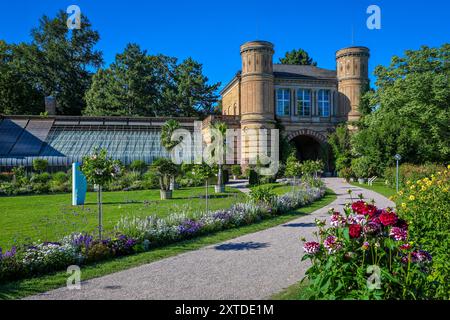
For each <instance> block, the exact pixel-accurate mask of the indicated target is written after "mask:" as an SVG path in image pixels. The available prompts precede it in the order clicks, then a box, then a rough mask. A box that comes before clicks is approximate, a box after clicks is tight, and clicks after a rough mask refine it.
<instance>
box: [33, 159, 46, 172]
mask: <svg viewBox="0 0 450 320" xmlns="http://www.w3.org/2000/svg"><path fill="white" fill-rule="evenodd" d="M47 167H48V161H47V160H45V159H34V160H33V169H34V170H35V171H37V172H39V173H42V172H44V171H45V170H47Z"/></svg>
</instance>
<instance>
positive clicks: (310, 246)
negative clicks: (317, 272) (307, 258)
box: [303, 241, 320, 254]
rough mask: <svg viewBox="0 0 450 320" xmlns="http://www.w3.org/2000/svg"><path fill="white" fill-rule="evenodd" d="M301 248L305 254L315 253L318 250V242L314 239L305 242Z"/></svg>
mask: <svg viewBox="0 0 450 320" xmlns="http://www.w3.org/2000/svg"><path fill="white" fill-rule="evenodd" d="M303 250H304V251H305V252H306V253H307V254H316V253H317V252H319V250H320V243H318V242H315V241H311V242H306V243H305V244H304V246H303Z"/></svg>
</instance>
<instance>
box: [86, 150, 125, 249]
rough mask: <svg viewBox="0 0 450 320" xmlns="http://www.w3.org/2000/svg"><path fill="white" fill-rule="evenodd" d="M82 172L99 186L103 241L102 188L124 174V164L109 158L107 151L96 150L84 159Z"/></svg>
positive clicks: (99, 227)
mask: <svg viewBox="0 0 450 320" xmlns="http://www.w3.org/2000/svg"><path fill="white" fill-rule="evenodd" d="M80 169H81V172H83V174H84V175H85V176H86V180H87V181H88V182H90V183H92V184H94V185H96V186H97V188H98V189H97V204H98V235H99V239H100V240H102V234H103V233H102V231H103V209H102V205H103V203H102V188H103V187H104V186H106V185H107V184H108V183H109V182H111V180H112V179H114V178H116V177H117V176H118V175H119V174H120V173H121V172H122V164H121V163H120V161H118V160H113V159H111V158H110V157H108V154H107V151H106V150H105V149H101V150H100V149H95V150H94V152H93V153H92V154H91V155H87V156H84V157H83V163H82V165H81V167H80Z"/></svg>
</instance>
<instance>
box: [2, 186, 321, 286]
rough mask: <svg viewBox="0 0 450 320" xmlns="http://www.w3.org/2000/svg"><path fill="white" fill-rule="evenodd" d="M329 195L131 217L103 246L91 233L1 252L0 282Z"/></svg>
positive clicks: (301, 194)
mask: <svg viewBox="0 0 450 320" xmlns="http://www.w3.org/2000/svg"><path fill="white" fill-rule="evenodd" d="M324 195H325V188H324V187H323V186H321V187H311V186H309V185H307V184H304V185H302V186H300V187H298V188H297V189H296V190H295V191H294V192H290V193H287V194H285V195H283V196H278V197H273V199H272V200H271V201H270V202H269V203H268V202H260V201H255V200H252V199H249V200H248V201H247V202H245V203H238V204H235V205H233V206H232V207H231V208H229V209H227V210H218V211H212V212H207V213H198V214H197V215H194V216H188V215H187V214H185V213H181V214H172V215H170V216H168V217H166V218H159V217H156V216H148V217H144V218H138V217H125V218H122V219H121V220H120V221H119V222H118V224H117V226H116V235H115V236H114V237H112V238H109V239H106V240H102V241H100V240H98V239H95V238H94V237H93V236H92V235H89V234H72V235H69V236H67V237H65V238H63V239H62V240H61V241H59V242H54V243H48V242H45V243H36V244H32V245H23V246H20V247H13V248H12V249H11V250H9V251H7V252H4V253H3V252H2V250H1V249H0V282H7V281H12V280H16V279H21V278H26V277H31V276H36V275H41V274H46V273H49V272H54V271H59V270H64V268H66V267H68V266H70V265H83V264H89V263H93V262H98V261H103V260H106V259H110V258H113V257H118V256H124V255H130V254H134V253H139V252H144V251H148V250H150V249H151V248H154V247H157V246H162V245H166V244H169V243H173V242H176V241H182V240H185V239H189V238H193V237H196V236H199V235H202V234H207V233H212V232H217V231H220V230H224V229H229V228H234V227H239V226H243V225H247V224H251V223H254V222H257V221H260V220H262V219H265V218H269V217H271V216H275V215H280V214H283V213H286V212H288V211H290V210H293V209H296V208H299V207H301V206H304V205H306V204H309V203H311V202H313V201H315V200H317V199H320V198H322V197H323V196H324Z"/></svg>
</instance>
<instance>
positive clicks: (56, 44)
mask: <svg viewBox="0 0 450 320" xmlns="http://www.w3.org/2000/svg"><path fill="white" fill-rule="evenodd" d="M67 18H68V15H67V14H66V13H65V12H64V11H60V12H58V14H57V15H56V17H55V18H50V17H48V16H46V15H44V16H43V17H42V18H41V19H40V20H39V26H38V27H37V28H35V29H33V30H32V32H31V35H32V42H31V44H30V45H28V46H24V47H23V53H24V56H25V59H26V60H27V65H28V70H27V72H26V75H27V77H28V78H29V79H30V81H32V83H33V85H34V86H35V87H36V88H37V89H38V90H39V91H40V92H41V94H42V95H44V96H49V95H51V96H54V97H55V98H56V100H57V102H58V110H57V111H58V112H59V113H61V114H69V115H79V114H81V110H82V109H83V108H84V107H85V100H84V95H85V92H86V91H87V89H88V88H89V87H90V85H91V78H92V71H95V69H96V68H98V67H100V66H101V64H102V62H103V60H102V54H101V52H100V51H97V50H95V49H94V47H95V45H96V43H97V42H98V41H99V39H100V36H99V33H98V32H97V31H95V30H92V28H91V23H90V22H89V20H88V19H87V17H86V16H83V15H82V16H81V28H80V29H74V30H69V29H68V28H67V24H66V21H67Z"/></svg>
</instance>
